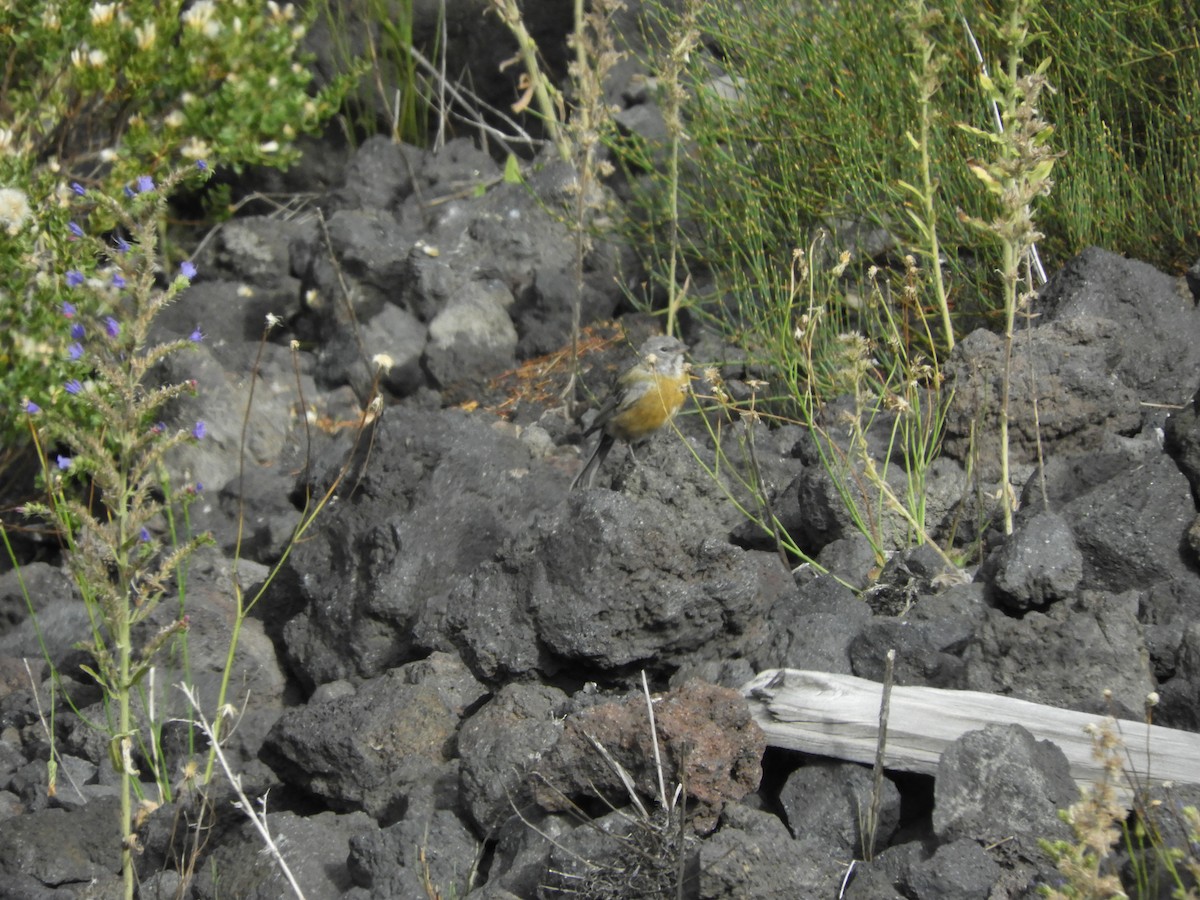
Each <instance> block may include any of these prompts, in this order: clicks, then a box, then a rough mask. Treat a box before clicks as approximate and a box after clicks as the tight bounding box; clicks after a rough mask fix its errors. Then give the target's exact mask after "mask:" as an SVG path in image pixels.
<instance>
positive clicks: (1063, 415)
mask: <svg viewBox="0 0 1200 900" xmlns="http://www.w3.org/2000/svg"><path fill="white" fill-rule="evenodd" d="M1125 336H1126V332H1125V331H1124V330H1123V329H1121V328H1120V327H1119V326H1118V325H1117V323H1115V322H1112V321H1108V320H1101V319H1070V320H1064V321H1062V322H1056V323H1054V324H1050V325H1041V326H1039V327H1037V328H1033V329H1029V330H1022V331H1021V332H1020V335H1019V338H1018V339H1017V340H1016V341H1015V342H1014V345H1013V351H1012V373H1013V374H1012V377H1011V378H1010V379H1009V391H1010V393H1009V414H1008V417H1009V421H1008V433H1009V454H1010V459H1011V460H1012V463H1013V464H1015V465H1025V466H1031V465H1033V464H1035V463H1036V462H1037V460H1038V452H1039V445H1038V441H1039V438H1040V441H1041V453H1042V455H1043V458H1052V457H1057V456H1066V455H1072V454H1080V453H1091V452H1094V451H1095V450H1097V449H1098V448H1099V447H1100V446H1101V445H1102V443H1103V441H1104V438H1105V436H1106V435H1109V434H1118V433H1131V432H1134V431H1136V430H1137V429H1138V428H1139V427H1140V424H1141V411H1140V408H1139V407H1138V399H1139V397H1138V394H1137V392H1136V391H1135V390H1134V388H1133V387H1132V386H1131V385H1129V384H1126V383H1124V382H1122V381H1121V380H1119V379H1114V378H1113V377H1112V376H1111V375H1110V374H1109V373H1110V372H1111V362H1112V356H1113V355H1114V354H1115V353H1117V349H1116V348H1117V345H1118V344H1119V343H1120V342H1121V341H1123V340H1124V338H1125ZM945 371H946V374H947V377H948V379H949V380H950V382H951V383H952V384H953V386H954V398H953V400H952V401H951V403H950V408H949V410H948V411H947V414H946V437H945V440H944V442H943V447H944V450H945V453H946V454H947V455H948V456H949V457H950V458H952V459H956V460H960V461H963V462H965V461H966V460H967V459H968V457H970V456H971V454H976V456H977V461H976V466H977V471H978V472H979V473H980V475H981V477H982V478H983V479H984V480H985V481H988V482H991V481H995V480H996V479H997V478H998V477H999V471H1000V469H999V451H998V449H997V442H996V440H995V439H994V438H993V436H994V435H996V434H998V430H999V412H998V410H999V408H1000V397H1001V384H1002V381H1003V378H1004V340H1003V338H1002V336H1000V335H998V334H995V333H993V332H990V331H985V330H983V329H979V330H976V331H973V332H971V333H970V334H969V335H967V336H966V337H965V338H963V339H962V340H961V341H959V342H958V344H956V345H955V347H954V352H953V353H952V354H951V356H950V359H949V360H948V361H947V363H946V367H945ZM1034 391H1036V394H1034V393H1033V392H1034ZM1035 396H1036V397H1037V399H1038V405H1037V409H1036V412H1035V409H1034V404H1033V399H1034V397H1035ZM979 435H987V436H989V439H982V440H981V439H980V438H979ZM1022 480H1024V479H1023V478H1022Z"/></svg>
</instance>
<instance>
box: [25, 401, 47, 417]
mask: <svg viewBox="0 0 1200 900" xmlns="http://www.w3.org/2000/svg"><path fill="white" fill-rule="evenodd" d="M21 409H23V410H25V412H27V413H29V414H30V415H31V416H33V415H37V414H38V413H40V412H41V411H42V408H41V407H40V406H38V405H37V404H36V403H34V402H33V401H32V400H30V399H29V398H26V399H25V400H23V401H22V402H21Z"/></svg>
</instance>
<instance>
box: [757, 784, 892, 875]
mask: <svg viewBox="0 0 1200 900" xmlns="http://www.w3.org/2000/svg"><path fill="white" fill-rule="evenodd" d="M872 785H873V775H872V772H871V770H870V769H869V768H866V767H864V766H860V765H856V764H854V763H839V762H823V761H817V762H814V763H811V764H809V765H805V766H802V767H800V768H799V769H797V770H796V771H795V772H793V773H792V774H791V775H790V776H788V780H787V782H786V783H785V784H784V786H783V790H782V791H780V794H779V802H780V804H781V805H782V806H783V809H784V812H785V813H787V819H788V824H789V825H790V826H791V831H792V834H793V835H794V836H795V838H796V840H797V841H799V842H801V843H803V842H805V841H809V840H811V841H814V842H816V843H819V844H820V845H822V846H825V847H829V848H831V849H833V850H834V851H835V852H836V853H839V854H841V855H843V856H847V857H849V858H852V859H859V858H861V857H863V856H864V855H869V854H865V851H864V846H865V843H866V839H867V835H866V834H864V833H863V830H862V825H863V822H864V820H865V818H866V813H867V812H868V811H869V810H870V808H871V793H872ZM882 788H883V791H882V795H881V797H882V802H881V803H880V806H879V821H878V824H877V825H876V827H875V834H874V836H873V842H872V844H871V853H872V854H874V853H876V852H878V851H880V850H882V849H883V848H884V847H886V846H887V843H888V840H889V838H891V836H892V832H893V831H895V829H896V825H897V824H898V823H899V821H900V792H899V791H897V790H896V786H895V785H894V784H892V782H891V781H890V780H889V779H887V778H886V777H885V778H884V779H883V785H882Z"/></svg>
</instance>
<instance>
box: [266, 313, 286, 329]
mask: <svg viewBox="0 0 1200 900" xmlns="http://www.w3.org/2000/svg"><path fill="white" fill-rule="evenodd" d="M282 321H283V319H281V318H279V316H277V315H275V313H271V312H269V313H267V327H268V328H274V327H276V326H277V325H279V324H280V323H281V322H282Z"/></svg>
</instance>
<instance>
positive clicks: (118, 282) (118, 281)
mask: <svg viewBox="0 0 1200 900" xmlns="http://www.w3.org/2000/svg"><path fill="white" fill-rule="evenodd" d="M112 284H113V287H115V288H117V289H118V290H120V289H121V288H123V287H125V276H124V275H122V274H121V273H120V272H114V273H113V279H112Z"/></svg>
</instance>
